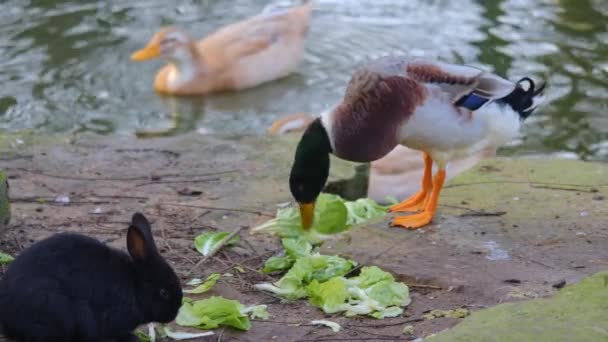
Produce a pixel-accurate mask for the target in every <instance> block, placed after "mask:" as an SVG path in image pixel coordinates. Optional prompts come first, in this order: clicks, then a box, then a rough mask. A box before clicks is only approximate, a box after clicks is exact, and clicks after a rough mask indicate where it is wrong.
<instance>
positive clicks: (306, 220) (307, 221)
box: [299, 203, 315, 229]
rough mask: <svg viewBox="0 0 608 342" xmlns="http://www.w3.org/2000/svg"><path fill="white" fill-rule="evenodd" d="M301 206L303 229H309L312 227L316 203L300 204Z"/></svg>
mask: <svg viewBox="0 0 608 342" xmlns="http://www.w3.org/2000/svg"><path fill="white" fill-rule="evenodd" d="M299 205H300V220H301V222H302V228H304V229H308V228H310V226H311V225H312V221H313V219H314V214H315V204H314V203H299Z"/></svg>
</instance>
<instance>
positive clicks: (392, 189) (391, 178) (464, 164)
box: [268, 113, 496, 202]
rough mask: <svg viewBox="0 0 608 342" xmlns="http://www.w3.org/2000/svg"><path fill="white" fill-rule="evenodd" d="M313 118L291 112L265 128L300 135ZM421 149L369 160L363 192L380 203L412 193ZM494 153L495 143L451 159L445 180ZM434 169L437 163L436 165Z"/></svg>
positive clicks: (401, 149) (421, 162)
mask: <svg viewBox="0 0 608 342" xmlns="http://www.w3.org/2000/svg"><path fill="white" fill-rule="evenodd" d="M313 120H314V117H313V116H312V115H310V114H306V113H294V114H289V115H285V116H282V117H280V118H279V119H277V120H275V121H274V122H273V123H272V125H271V126H270V127H269V128H268V134H270V135H284V134H292V133H293V134H301V133H302V132H303V131H305V130H306V128H307V127H308V125H310V123H312V121H313ZM422 155H423V152H421V151H418V150H414V149H411V148H408V147H405V146H403V145H397V146H395V148H394V149H393V150H392V151H390V152H389V153H388V154H386V155H385V156H384V157H382V158H380V159H377V160H374V161H372V162H371V163H370V168H369V177H368V184H367V189H366V195H367V197H368V198H371V199H373V200H375V201H379V202H383V201H385V200H386V198H387V197H397V198H399V197H406V196H411V195H413V194H414V193H416V191H417V190H418V187H419V186H420V183H419V176H420V175H421V174H423V172H424V167H425V166H424V160H423V159H422V158H420V157H421V156H422ZM494 156H496V146H488V148H486V149H482V150H479V151H475V152H472V153H471V154H470V155H468V156H462V157H459V158H455V159H453V160H450V167H449V168H446V177H445V180H446V181H448V180H450V179H451V178H453V177H456V176H457V175H459V174H461V173H462V172H464V171H466V170H468V169H470V168H471V167H473V166H474V165H475V164H477V163H478V162H480V161H481V160H484V159H488V158H492V157H494ZM435 168H436V166H435Z"/></svg>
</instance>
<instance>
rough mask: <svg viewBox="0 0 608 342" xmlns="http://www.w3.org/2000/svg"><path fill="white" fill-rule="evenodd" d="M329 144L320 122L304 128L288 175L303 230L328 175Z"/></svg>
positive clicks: (308, 221) (311, 215)
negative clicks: (298, 208)
mask: <svg viewBox="0 0 608 342" xmlns="http://www.w3.org/2000/svg"><path fill="white" fill-rule="evenodd" d="M330 153H331V144H330V142H329V136H328V134H327V131H326V130H325V127H323V124H322V123H321V119H320V118H317V119H315V120H314V121H313V122H312V123H311V124H310V126H308V128H307V129H306V131H305V132H304V134H303V135H302V138H301V139H300V142H299V143H298V147H297V149H296V154H295V158H294V162H293V165H292V167H291V173H290V175H289V188H290V190H291V194H292V195H293V197H294V199H295V200H296V201H297V202H298V204H299V206H300V219H301V220H302V227H304V229H308V228H309V227H310V226H311V225H312V223H313V219H314V209H315V201H316V200H317V197H318V196H319V194H320V193H321V191H322V190H323V188H324V187H325V183H326V182H327V177H328V175H329V154H330Z"/></svg>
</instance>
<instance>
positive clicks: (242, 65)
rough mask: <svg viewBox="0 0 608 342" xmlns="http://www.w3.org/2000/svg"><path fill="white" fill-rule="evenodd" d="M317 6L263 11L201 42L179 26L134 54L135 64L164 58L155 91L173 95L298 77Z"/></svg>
mask: <svg viewBox="0 0 608 342" xmlns="http://www.w3.org/2000/svg"><path fill="white" fill-rule="evenodd" d="M311 11H312V5H311V3H310V2H309V1H306V2H305V3H303V4H302V5H299V6H296V7H292V8H289V9H286V10H277V11H272V12H266V11H265V12H263V13H261V14H258V15H256V16H254V17H251V18H248V19H245V20H243V21H240V22H237V23H234V24H231V25H228V26H225V27H223V28H221V29H219V30H217V31H215V32H214V33H212V34H210V35H209V36H207V37H205V38H204V39H202V40H201V41H199V42H196V41H194V40H193V39H192V38H191V37H190V36H189V35H188V34H187V33H186V32H184V31H183V30H181V29H179V28H176V27H166V28H163V29H161V30H160V31H159V32H157V33H156V34H155V35H154V36H153V37H152V39H151V40H150V41H149V42H148V44H147V45H146V46H145V47H144V48H143V49H141V50H139V51H136V52H135V53H133V54H132V55H131V59H132V60H133V61H145V60H149V59H152V58H157V57H161V56H163V57H165V58H167V59H168V60H169V63H168V64H167V65H166V66H165V67H163V68H162V69H160V70H159V72H158V73H157V74H156V78H155V80H154V89H155V90H156V91H157V92H159V93H164V94H171V95H201V94H208V93H212V92H218V91H230V90H242V89H246V88H251V87H255V86H257V85H260V84H262V83H265V82H269V81H273V80H276V79H279V78H282V77H285V76H287V75H289V74H291V73H293V72H294V71H295V70H296V69H297V67H298V66H299V64H300V62H301V61H302V58H303V55H304V46H305V40H306V36H307V33H308V29H309V24H310V17H311Z"/></svg>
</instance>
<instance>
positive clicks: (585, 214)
mask: <svg viewBox="0 0 608 342" xmlns="http://www.w3.org/2000/svg"><path fill="white" fill-rule="evenodd" d="M587 216H589V213H588V212H586V211H581V217H587Z"/></svg>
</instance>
